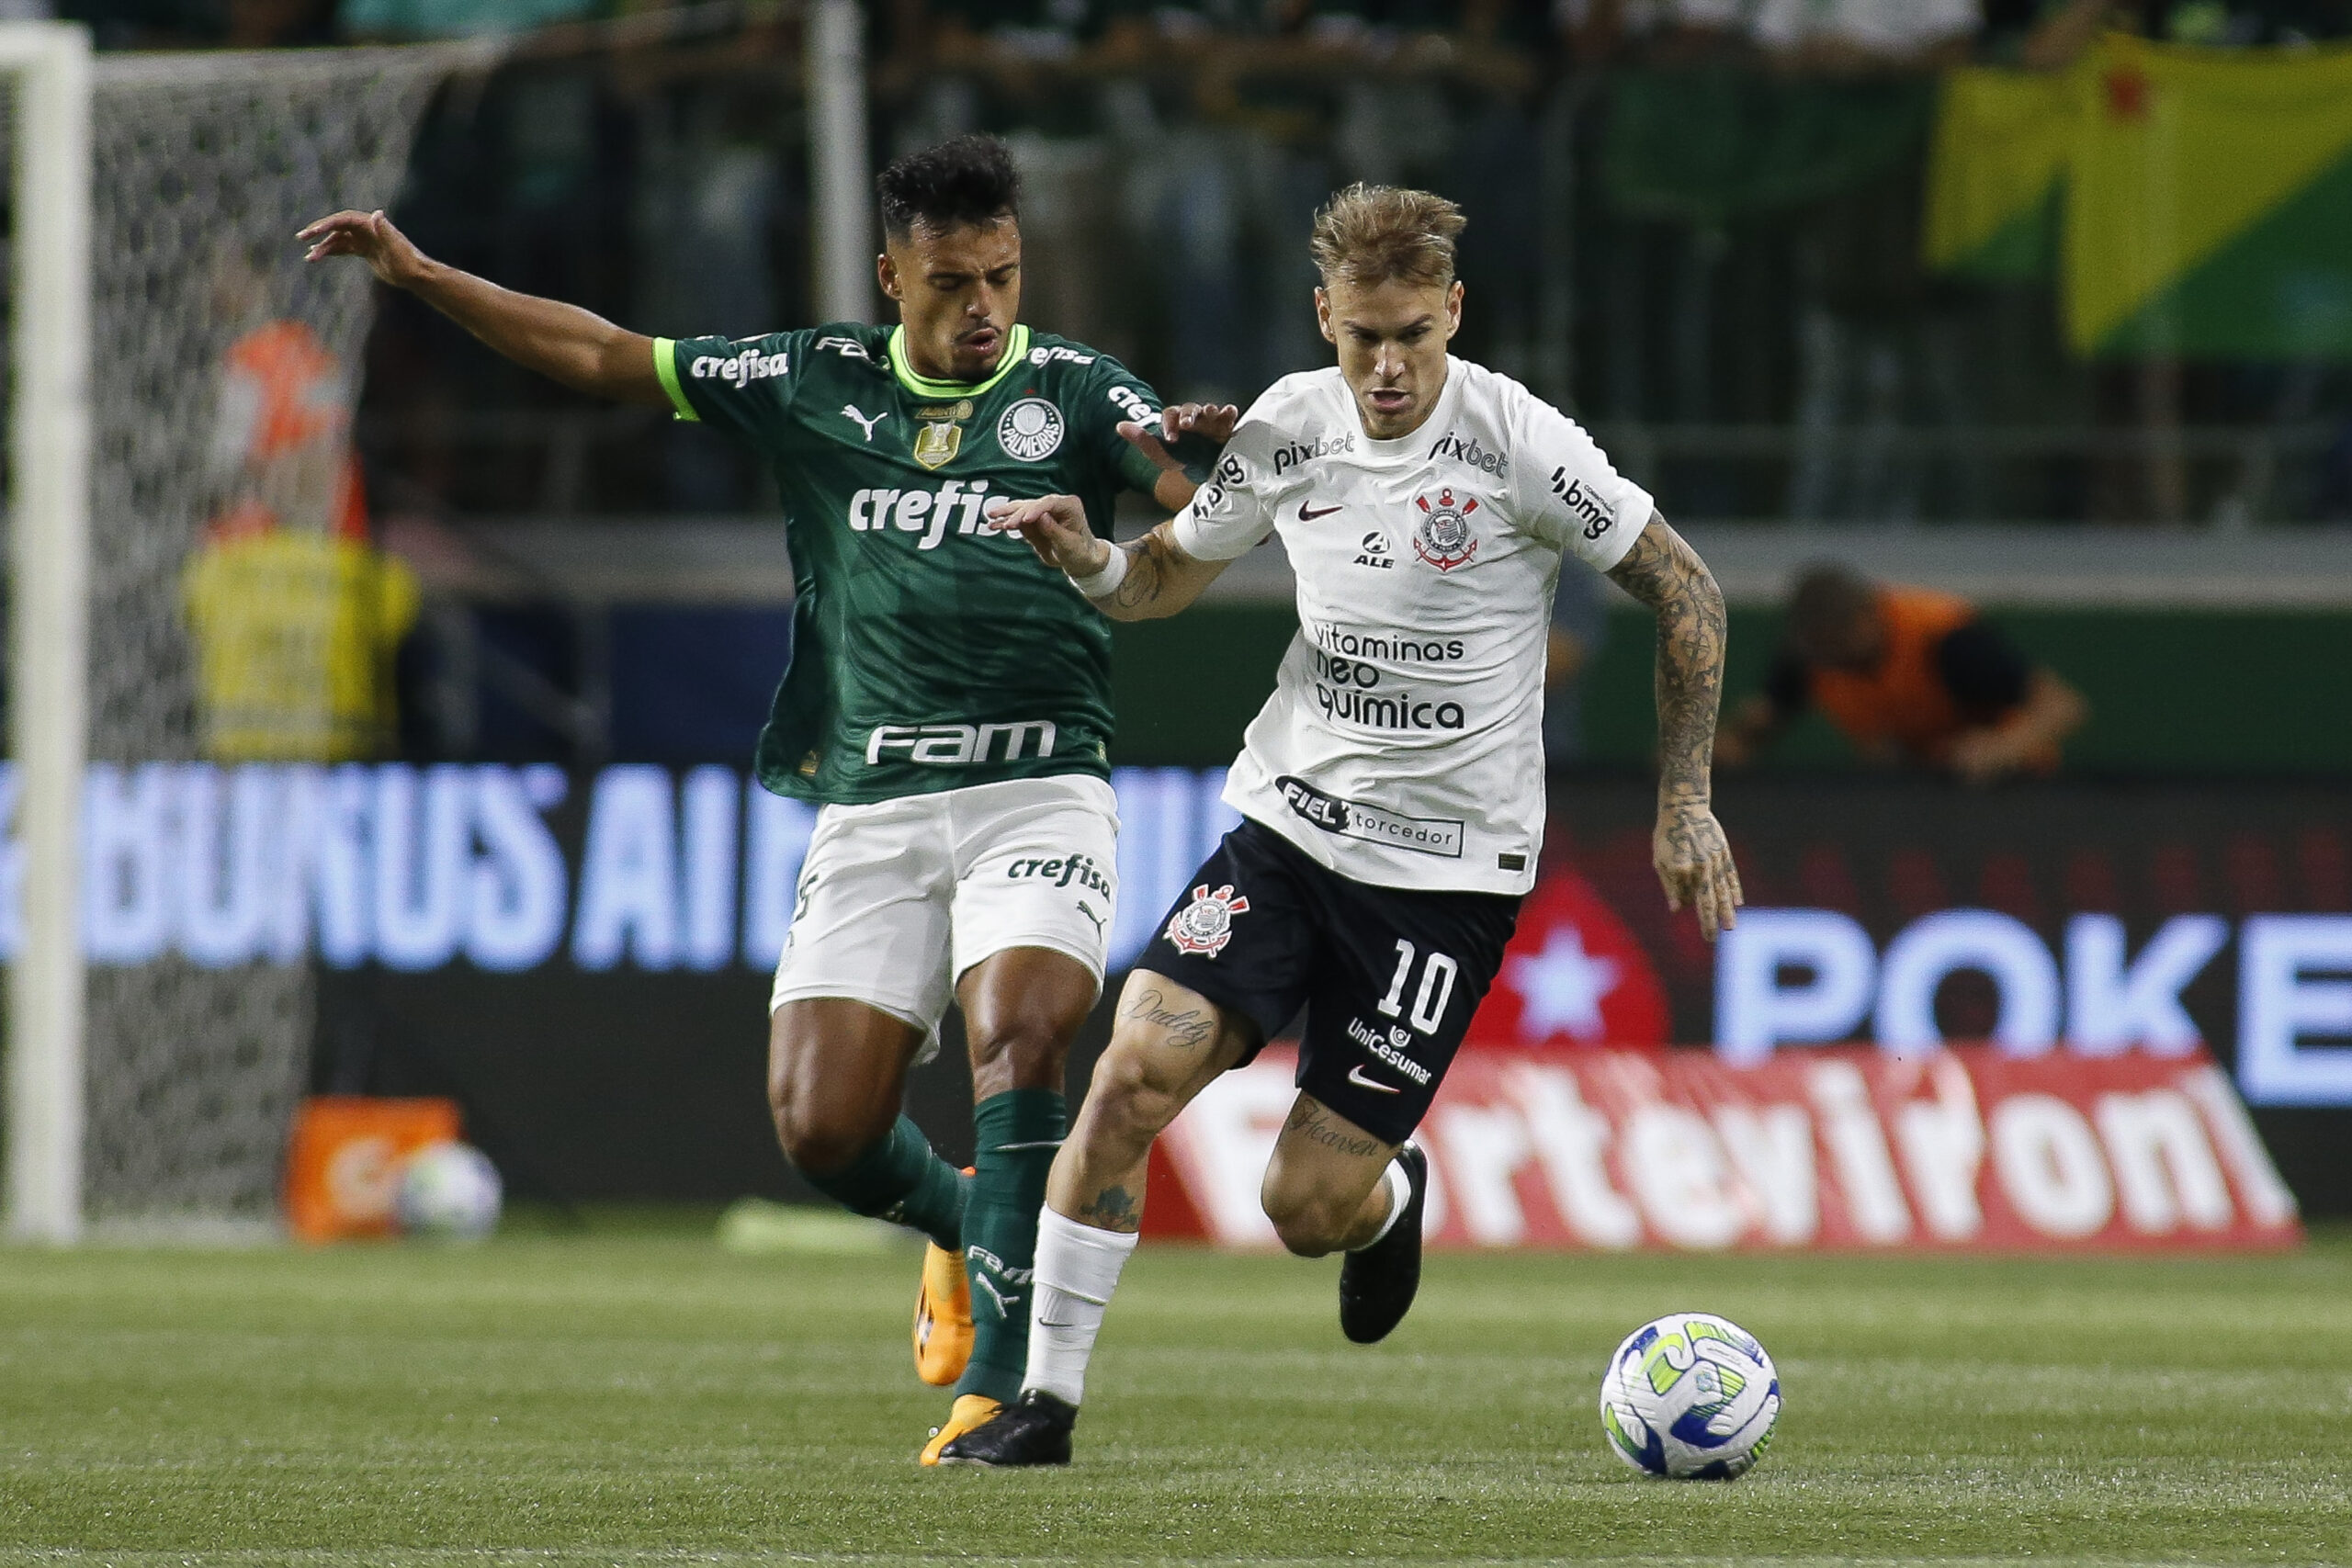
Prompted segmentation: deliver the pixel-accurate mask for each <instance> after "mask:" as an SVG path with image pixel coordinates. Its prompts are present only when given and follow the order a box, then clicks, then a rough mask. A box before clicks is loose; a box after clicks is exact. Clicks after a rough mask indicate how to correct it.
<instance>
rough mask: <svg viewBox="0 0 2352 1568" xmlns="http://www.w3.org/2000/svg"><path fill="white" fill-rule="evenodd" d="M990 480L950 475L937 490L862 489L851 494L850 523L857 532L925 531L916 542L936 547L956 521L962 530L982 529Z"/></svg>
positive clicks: (852, 530) (924, 548) (960, 531)
mask: <svg viewBox="0 0 2352 1568" xmlns="http://www.w3.org/2000/svg"><path fill="white" fill-rule="evenodd" d="M988 488H989V481H988V480H986V479H974V480H972V481H971V482H970V483H969V484H967V483H965V482H964V481H963V480H962V479H949V480H948V481H947V482H946V483H945V484H944V485H942V486H940V487H939V488H938V489H937V490H935V491H933V490H862V491H857V492H856V493H855V494H854V495H852V496H851V497H850V498H849V526H850V531H851V532H852V533H854V534H869V533H879V532H881V531H882V530H883V529H885V528H895V529H897V530H899V532H900V533H903V534H921V535H922V541H921V542H920V543H918V544H917V545H916V546H915V548H917V549H919V550H933V549H937V548H938V547H939V541H940V540H941V539H942V538H944V537H945V536H946V534H947V529H948V525H950V524H951V523H952V524H953V525H955V528H956V532H957V533H958V534H977V533H978V532H979V531H980V522H981V517H980V509H981V508H982V507H983V506H985V505H987V504H988Z"/></svg>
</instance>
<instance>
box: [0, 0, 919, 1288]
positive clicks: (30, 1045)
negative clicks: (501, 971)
mask: <svg viewBox="0 0 2352 1568" xmlns="http://www.w3.org/2000/svg"><path fill="white" fill-rule="evenodd" d="M748 9H749V7H748V6H744V5H742V4H740V3H739V0H706V3H705V4H704V5H702V6H694V7H686V8H684V10H682V11H680V12H677V13H670V14H665V15H668V16H670V17H673V18H674V17H685V18H686V20H685V22H681V23H675V24H674V25H676V26H686V25H687V24H689V23H690V24H691V28H689V30H692V29H693V28H700V29H707V28H710V27H713V26H717V25H719V24H721V23H725V22H727V21H728V20H729V18H730V17H737V16H738V14H739V13H741V12H743V11H746V10H748ZM799 9H800V10H801V11H802V14H803V17H804V19H805V21H806V23H807V27H808V38H807V58H806V61H805V70H806V77H805V87H806V91H807V94H808V99H809V103H808V110H809V118H810V126H809V133H810V134H809V143H810V147H809V151H810V158H811V164H812V167H811V171H810V173H811V176H812V178H811V185H812V187H813V191H812V206H813V208H814V209H815V210H814V212H813V213H812V218H813V219H814V220H815V224H814V226H815V228H816V229H817V231H818V234H817V236H816V244H815V251H816V255H815V256H814V258H813V259H814V261H815V262H816V267H815V271H816V275H817V276H816V280H815V281H816V287H815V289H814V292H815V293H816V295H817V300H816V303H817V304H818V306H819V319H820V320H829V319H835V318H838V317H842V316H850V317H860V318H862V317H864V316H865V315H867V314H868V313H869V310H870V306H871V301H872V299H873V296H874V288H875V285H874V276H873V254H872V248H871V246H872V240H871V234H872V197H871V194H870V192H869V191H868V189H867V188H866V186H867V180H868V177H869V175H868V171H869V168H870V164H869V159H868V153H867V144H866V136H867V125H866V103H865V62H864V60H863V49H862V35H863V30H864V17H863V7H862V6H861V5H860V4H859V0H805V4H804V5H802V6H800V7H799ZM662 25H663V26H664V27H665V28H669V27H672V26H673V22H670V21H665V22H664V23H663V24H662ZM603 26H604V27H605V32H603V33H600V34H597V35H596V38H595V39H591V41H592V42H593V41H596V39H601V40H602V41H603V43H604V44H605V45H608V46H612V47H618V46H620V45H623V44H626V43H628V42H629V41H630V40H631V39H634V38H635V37H636V34H637V32H638V31H639V30H640V24H639V23H638V22H637V21H635V20H634V19H627V18H625V19H623V20H622V21H619V22H615V23H611V24H604V25H603ZM558 41H561V42H567V43H568V44H571V45H576V44H577V43H578V40H577V39H569V38H568V36H567V38H566V39H560V40H558ZM515 47H516V43H515V40H514V39H496V40H477V41H473V42H468V43H458V44H422V45H409V46H402V47H398V48H363V49H321V50H287V51H256V52H252V53H241V52H233V51H208V52H203V53H187V54H107V55H105V56H102V57H97V58H94V57H93V55H92V52H91V46H90V38H89V34H88V31H87V29H85V28H82V27H79V26H75V25H71V24H60V23H0V102H5V104H6V109H5V114H6V121H5V133H6V138H7V140H8V142H9V147H10V158H11V163H12V177H13V181H14V184H13V186H12V199H11V200H10V201H9V202H8V203H6V207H7V209H8V211H9V213H10V215H11V221H12V222H13V225H14V233H13V245H12V249H11V259H12V265H11V268H10V271H9V273H8V275H7V277H6V286H7V289H8V297H9V303H10V310H11V321H12V326H11V331H12V332H13V334H14V335H13V338H12V341H11V344H10V362H11V367H12V368H13V371H14V375H13V378H12V379H11V381H10V382H9V384H8V386H7V388H6V406H7V419H8V429H9V447H8V452H9V462H8V484H7V488H8V494H7V495H6V522H7V525H8V531H9V537H8V547H7V561H8V583H7V608H8V616H9V624H8V632H7V636H8V648H7V699H8V726H9V735H8V740H9V745H8V755H7V758H6V761H5V762H0V781H5V782H0V828H5V829H6V831H7V832H8V834H9V836H10V837H11V838H13V840H14V843H13V845H11V846H7V847H6V849H5V850H0V937H5V939H6V940H5V941H0V947H8V948H12V951H10V952H9V953H8V971H7V987H6V989H7V1000H6V1034H5V1038H4V1039H0V1055H5V1057H6V1069H5V1075H6V1076H5V1093H6V1108H5V1109H6V1114H5V1128H4V1129H0V1142H5V1150H6V1156H5V1157H6V1186H5V1193H4V1194H0V1197H5V1205H6V1213H5V1230H6V1237H7V1238H8V1239H10V1240H14V1241H20V1242H29V1243H36V1244H49V1245H60V1246H62V1245H71V1244H73V1243H74V1242H76V1241H78V1240H80V1239H82V1238H83V1237H84V1236H85V1235H89V1234H98V1235H168V1236H170V1237H173V1238H175V1239H204V1238H208V1237H217V1238H220V1239H231V1238H235V1239H246V1238H251V1237H255V1236H258V1235H268V1234H273V1233H274V1230H275V1214H276V1211H277V1179H278V1173H279V1168H280V1159H281V1156H282V1154H283V1149H284V1142H285V1137H286V1133H287V1129H288V1126H289V1125H290V1123H291V1121H292V1116H293V1110H294V1107H295V1105H296V1104H297V1103H298V1102H299V1099H300V1094H301V1093H302V1092H303V1089H304V1086H305V1085H306V1083H307V1081H308V1077H309V1067H310V1059H311V1043H312V1040H313V1037H314V1031H315V1023H316V1016H317V1015H316V987H315V983H314V979H315V976H314V970H313V968H312V966H311V963H310V960H309V958H308V956H307V954H306V953H302V952H296V951H291V950H289V951H288V952H286V953H279V952H277V950H276V949H275V948H271V949H269V950H267V951H264V950H262V949H259V948H251V949H250V950H249V949H248V948H238V949H236V950H235V951H234V952H233V953H230V952H228V951H227V950H223V949H220V948H218V947H217V944H216V945H201V944H199V940H198V939H199V938H200V937H201V936H202V933H203V931H205V930H207V929H209V928H208V927H206V926H205V924H204V922H205V921H207V920H210V919H214V918H215V916H216V915H217V914H218V911H219V908H226V907H228V905H229V904H234V905H235V908H237V909H238V910H242V911H243V912H244V913H246V914H250V913H251V911H252V908H259V907H261V906H260V905H259V904H255V903H254V902H253V900H249V899H248V900H245V901H244V902H238V900H241V899H244V898H245V894H246V893H254V894H255V897H266V898H268V899H276V900H278V902H276V903H270V904H268V905H267V907H268V908H279V907H280V906H281V905H282V904H283V903H284V901H285V898H287V897H292V898H296V899H300V898H306V897H308V894H307V892H306V891H304V889H306V888H307V887H308V884H307V882H305V881H304V879H305V878H306V877H307V876H309V875H310V873H309V872H308V871H307V870H305V869H303V868H304V867H305V866H306V865H307V864H308V863H307V862H304V861H303V860H302V859H301V856H302V854H303V853H305V852H304V851H302V850H301V849H300V846H296V847H295V848H292V849H288V850H287V851H286V852H284V853H283V854H279V855H277V857H276V858H275V859H272V860H271V861H270V862H269V863H268V864H267V865H266V866H262V867H261V868H260V869H259V870H254V868H253V867H251V866H247V865H246V863H244V862H243V861H241V860H237V859H236V857H235V856H234V854H233V853H232V852H231V851H230V850H229V849H227V848H226V847H225V844H226V842H227V840H223V838H222V837H221V833H222V831H223V829H221V826H220V825H221V823H222V821H223V820H224V819H225V816H224V813H223V812H222V811H221V810H220V809H218V808H216V807H215V806H213V805H211V804H206V805H203V806H200V807H199V806H198V804H195V802H196V801H197V799H198V796H197V795H196V794H195V793H192V792H193V791H194V790H195V788H196V785H197V784H206V787H208V788H209V787H211V785H210V784H209V783H207V781H209V780H213V779H214V778H215V777H216V773H215V770H216V769H218V768H221V767H228V766H232V765H239V766H242V764H243V763H244V762H247V761H253V762H254V764H255V773H256V776H257V777H259V775H260V774H261V773H265V772H267V771H268V770H276V771H275V772H269V773H267V777H264V778H260V780H259V786H257V787H267V788H279V787H281V786H282V787H285V788H291V787H292V785H291V784H288V783H286V780H287V779H289V778H290V777H291V774H292V772H293V771H294V770H295V769H296V768H298V767H300V766H311V765H316V764H317V763H318V762H319V761H322V759H320V758H317V757H314V756H311V755H310V754H308V753H304V754H300V755H291V756H285V757H282V758H267V757H265V758H261V759H256V758H254V757H253V756H251V755H250V754H234V753H228V752H222V751H221V750H220V749H219V748H218V747H217V746H216V745H215V744H214V740H213V739H212V738H210V737H209V736H208V733H207V731H206V726H205V717H204V716H205V713H206V705H207V704H208V703H210V702H212V701H214V700H215V699H214V698H213V697H212V696H211V695H210V694H209V691H208V689H207V688H206V687H205V685H204V683H203V677H202V671H201V670H200V668H199V663H200V656H199V649H198V642H199V638H200V637H201V636H202V635H203V634H202V629H201V627H200V626H198V625H197V621H198V615H197V613H196V612H195V610H194V609H193V608H192V604H193V603H194V601H192V600H191V598H190V594H191V592H193V590H192V589H191V587H190V584H191V582H192V581H197V580H196V579H194V578H192V577H191V575H190V572H191V570H193V567H195V566H201V565H203V564H204V563H205V562H206V561H208V560H209V559H210V558H209V557H208V556H207V555H206V554H205V551H206V550H207V549H209V544H208V543H207V541H208V540H209V539H210V538H213V537H215V535H214V533H213V529H214V527H215V525H216V523H217V522H218V520H219V519H220V518H221V517H223V516H226V515H228V514H229V513H228V512H226V511H225V510H223V509H224V507H225V506H226V504H227V502H225V501H224V499H223V498H224V497H228V498H230V499H233V498H234V497H235V495H236V494H238V493H241V492H238V491H232V490H231V489H229V488H227V485H228V484H230V483H234V484H246V483H248V481H249V479H250V473H249V471H248V470H246V469H234V470H233V471H232V474H231V476H230V479H229V480H228V481H224V480H223V479H222V478H221V475H220V453H221V450H222V448H221V445H220V439H219V437H220V433H221V432H222V431H223V430H225V429H229V428H230V427H231V425H232V418H231V412H232V411H233V410H234V409H235V408H237V407H239V406H241V405H239V404H238V403H237V402H236V396H237V395H239V394H238V391H237V389H238V388H240V387H243V385H244V383H243V382H237V383H236V385H235V386H233V387H232V381H233V380H234V378H235V376H239V375H243V376H248V378H250V375H251V374H254V373H249V372H247V371H245V370H243V369H240V368H238V367H242V366H244V365H246V364H247V363H248V362H247V361H245V360H241V359H238V358H236V357H235V355H236V354H237V353H241V352H244V351H246V350H247V349H250V350H251V352H252V353H253V354H254V355H260V354H263V353H265V352H268V351H269V345H270V344H284V343H287V342H288V341H294V340H299V341H300V344H304V345H307V346H306V347H305V348H304V349H303V351H302V352H303V353H304V354H306V355H308V357H307V358H305V359H304V360H303V363H304V364H306V365H317V364H321V363H323V364H325V365H328V366H331V367H334V369H333V370H332V371H329V372H321V373H319V374H321V375H322V384H323V379H327V378H331V379H332V380H333V381H334V386H332V387H328V388H326V390H327V391H328V392H329V393H331V394H332V395H333V396H334V397H338V398H340V399H341V401H340V402H339V403H338V404H337V405H336V406H338V407H340V408H342V409H344V410H345V411H346V413H347V411H348V409H349V407H350V406H351V405H352V403H354V402H356V393H357V384H358V376H359V373H360V365H361V349H362V344H363V343H364V341H365V339H366V336H367V332H368V321H369V320H370V319H371V314H372V310H373V299H374V287H375V286H374V285H373V283H372V281H371V280H370V278H369V276H368V273H367V270H366V269H365V268H363V267H359V266H356V265H341V266H334V267H308V266H305V265H303V264H302V262H301V260H300V256H301V250H300V246H298V245H296V244H295V243H294V242H293V235H294V231H295V230H296V229H297V228H298V227H300V224H301V222H303V221H304V220H308V219H310V218H314V217H316V216H318V215H320V214H321V213H323V212H329V211H334V210H335V209H338V208H345V207H356V208H362V209H365V208H369V207H377V206H389V205H390V203H391V201H392V199H393V198H394V197H395V196H396V195H397V194H398V193H399V191H400V188H401V180H402V178H403V176H404V173H405V171H406V169H407V167H408V164H409V151H410V147H411V145H412V142H413V137H414V134H415V131H416V127H417V125H418V123H419V121H420V119H421V118H422V117H423V115H424V107H425V105H426V102H427V101H428V99H429V98H430V96H431V95H432V93H433V92H434V91H435V88H436V87H437V85H439V84H440V83H441V82H442V81H444V80H445V79H447V77H449V76H450V75H451V74H452V73H463V74H468V75H474V74H479V73H485V72H487V71H488V70H490V69H491V68H492V67H493V66H495V65H496V64H497V63H498V62H499V61H500V60H502V59H503V58H504V57H505V56H506V55H507V54H508V53H509V52H510V51H512V50H513V49H514V48H515ZM265 339H266V342H265V341H264V340H265ZM94 370H96V371H97V372H100V373H102V378H98V379H94V378H93V374H94ZM232 372H233V373H234V374H233V375H232ZM243 451H244V448H243V447H240V448H238V449H237V451H236V452H232V458H233V460H234V461H235V462H243V461H245V460H246V459H245V457H243V456H239V455H238V454H239V453H242V452H243ZM252 482H255V483H257V482H258V481H252ZM272 493H273V494H274V493H275V492H272ZM272 504H273V505H275V504H277V502H276V501H273V502H272ZM241 776H242V775H241ZM272 780H276V781H277V782H276V783H272V782H271V781H272ZM151 785H152V786H154V787H150V786H151ZM183 785H185V786H187V791H189V792H191V793H188V794H187V795H186V803H184V802H183V796H182V788H183ZM211 798H212V797H211V796H209V795H206V796H205V797H204V799H205V800H206V801H207V802H210V800H211ZM228 831H229V834H230V838H232V839H233V837H234V833H233V830H228ZM248 871H253V874H254V878H255V879H259V878H272V879H275V880H273V881H270V882H269V883H268V886H267V887H266V888H261V887H260V884H259V882H258V881H257V880H256V881H254V882H253V885H252V886H248V879H247V876H246V873H247V872H248ZM230 884H233V885H234V886H232V887H231V888H230V891H228V892H225V893H224V892H222V891H221V889H222V887H223V886H227V885H230ZM256 889H259V891H258V892H256ZM288 889H292V890H293V891H292V892H291V893H288ZM281 896H283V897H281ZM224 901H225V902H224ZM220 918H222V919H227V918H230V917H227V916H221V917H220ZM239 918H242V917H239ZM297 947H300V943H298V944H297Z"/></svg>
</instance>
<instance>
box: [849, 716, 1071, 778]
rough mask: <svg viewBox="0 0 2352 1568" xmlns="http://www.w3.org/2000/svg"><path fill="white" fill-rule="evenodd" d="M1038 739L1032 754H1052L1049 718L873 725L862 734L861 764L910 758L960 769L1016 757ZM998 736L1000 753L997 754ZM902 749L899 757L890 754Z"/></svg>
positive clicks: (1052, 733)
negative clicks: (862, 759) (1001, 747)
mask: <svg viewBox="0 0 2352 1568" xmlns="http://www.w3.org/2000/svg"><path fill="white" fill-rule="evenodd" d="M1032 736H1035V738H1036V741H1037V750H1036V752H1035V755H1037V756H1040V757H1050V756H1052V755H1053V754H1054V737H1055V730H1054V725H1053V721H1052V720H1051V719H1044V718H1024V719H1015V720H1013V721H1012V722H1011V723H1009V724H979V725H972V724H924V725H912V724H877V725H876V726H875V727H874V728H873V729H872V730H871V731H870V732H868V734H867V735H866V737H865V765H866V766H867V767H869V768H878V767H880V766H881V765H882V764H883V763H884V762H886V761H908V762H913V763H915V764H916V765H917V766H920V767H925V768H961V767H966V766H968V765H970V764H972V763H976V762H993V761H1007V762H1012V761H1019V760H1020V758H1021V755H1022V752H1023V750H1024V749H1025V748H1026V747H1027V745H1028V742H1029V739H1030V737H1032ZM999 740H1002V741H1003V742H1004V750H1003V755H1002V756H1001V758H1000V757H999V756H998V755H997V754H996V745H997V742H998V741H999ZM894 751H904V752H905V753H906V755H905V756H904V757H903V758H899V757H893V756H891V755H890V753H892V752H894Z"/></svg>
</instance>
